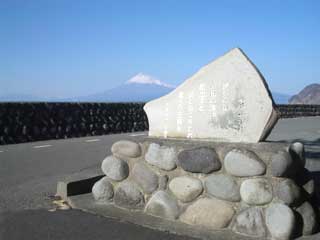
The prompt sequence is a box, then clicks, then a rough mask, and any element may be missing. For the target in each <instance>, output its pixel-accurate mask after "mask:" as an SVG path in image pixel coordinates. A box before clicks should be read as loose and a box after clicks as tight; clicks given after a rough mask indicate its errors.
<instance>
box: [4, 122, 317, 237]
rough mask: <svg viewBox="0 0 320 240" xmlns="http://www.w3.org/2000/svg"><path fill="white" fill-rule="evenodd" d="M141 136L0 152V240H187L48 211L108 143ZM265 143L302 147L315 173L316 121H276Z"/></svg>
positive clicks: (104, 152) (74, 213)
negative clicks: (64, 185)
mask: <svg viewBox="0 0 320 240" xmlns="http://www.w3.org/2000/svg"><path fill="white" fill-rule="evenodd" d="M144 134H146V133H132V134H117V135H106V136H96V137H88V138H77V139H67V140H52V141H44V142H34V143H25V144H16V145H7V146H0V239H19V240H20V239H80V240H81V239H102V238H104V239H189V238H181V237H179V236H175V235H172V234H168V233H162V232H158V231H154V230H149V229H146V228H143V227H140V226H136V225H134V224H129V223H121V222H118V221H114V220H110V219H105V218H101V217H98V216H94V215H91V214H87V213H82V212H79V211H76V210H71V211H56V212H49V211H48V210H49V209H52V208H53V207H54V205H53V204H52V198H51V197H50V196H52V195H54V194H55V191H56V184H57V181H59V180H60V179H62V178H64V177H66V176H69V175H70V174H74V173H79V172H89V173H90V171H91V170H92V171H94V170H95V169H97V168H99V166H100V164H101V161H102V159H103V158H104V157H105V156H106V155H108V154H110V147H111V145H112V143H114V142H115V141H117V140H120V139H133V140H137V141H139V138H142V137H144ZM268 140H269V141H294V140H299V141H302V142H304V143H305V144H306V151H307V153H306V155H307V158H308V159H307V160H308V161H307V168H309V169H310V170H313V171H315V174H317V172H319V171H320V117H310V118H299V119H282V120H280V121H279V122H278V124H277V125H276V127H275V128H274V130H273V132H272V133H271V135H270V136H269V138H268ZM1 234H2V235H1ZM1 237H2V238H1ZM317 237H319V238H320V236H319V235H318V236H317ZM315 239H316V238H315Z"/></svg>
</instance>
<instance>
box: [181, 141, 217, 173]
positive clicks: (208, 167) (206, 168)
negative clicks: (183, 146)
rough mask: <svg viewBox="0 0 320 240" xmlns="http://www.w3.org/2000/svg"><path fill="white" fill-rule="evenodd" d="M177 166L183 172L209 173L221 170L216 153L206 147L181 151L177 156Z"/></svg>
mask: <svg viewBox="0 0 320 240" xmlns="http://www.w3.org/2000/svg"><path fill="white" fill-rule="evenodd" d="M177 164H178V165H179V166H180V167H181V168H182V169H183V170H185V171H188V172H193V173H210V172H212V171H217V170H219V169H220V168H221V162H220V160H219V157H218V155H217V153H216V152H215V151H214V150H213V149H211V148H206V147H200V148H194V149H187V150H183V151H181V152H180V153H179V154H178V162H177Z"/></svg>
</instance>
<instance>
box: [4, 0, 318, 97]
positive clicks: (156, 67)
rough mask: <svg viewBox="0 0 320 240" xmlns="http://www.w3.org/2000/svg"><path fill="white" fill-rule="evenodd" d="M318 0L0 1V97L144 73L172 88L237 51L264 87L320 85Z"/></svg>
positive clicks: (103, 84) (88, 86)
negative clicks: (244, 55)
mask: <svg viewBox="0 0 320 240" xmlns="http://www.w3.org/2000/svg"><path fill="white" fill-rule="evenodd" d="M319 13H320V1H317V0H314V1H311V0H303V1H302V0H296V1H294V0H282V1H278V0H276V1H272V0H268V1H253V0H252V1H245V0H238V1H200V0H198V1H188V0H184V1H166V0H162V1H134V0H132V1H121V0H119V1H107V0H105V1H94V0H90V1H88V0H86V1H84V0H70V1H66V0H38V1H37V0H28V1H25V0H20V1H17V0H1V1H0V86H1V87H0V95H4V94H20V93H24V94H32V95H37V96H43V97H73V96H79V95H89V94H92V93H96V92H101V91H104V90H106V89H110V88H113V87H115V86H118V85H120V84H122V83H123V82H125V81H127V80H128V79H129V78H131V77H132V76H133V75H135V74H137V73H139V72H144V73H147V74H150V75H153V76H155V77H157V78H158V79H161V80H162V81H165V82H167V83H169V84H173V85H178V84H179V83H181V82H183V80H184V79H186V78H187V77H189V76H190V75H192V74H193V73H194V72H195V71H197V70H198V69H199V68H200V67H201V66H203V65H204V64H206V63H208V62H209V61H211V60H213V59H214V58H216V57H218V56H220V55H221V54H223V53H225V52H226V51H228V50H229V49H231V48H234V47H240V48H242V49H243V50H244V51H245V52H246V53H247V55H248V56H249V57H250V58H251V60H252V61H253V62H254V63H255V64H256V65H257V66H258V68H259V69H260V70H261V72H262V73H263V75H264V76H265V78H266V80H267V82H268V83H269V86H270V88H271V90H273V91H277V92H282V93H288V94H293V93H296V92H298V91H300V90H301V89H302V88H303V87H304V86H305V85H307V84H310V83H314V82H318V83H319V82H320V14H319Z"/></svg>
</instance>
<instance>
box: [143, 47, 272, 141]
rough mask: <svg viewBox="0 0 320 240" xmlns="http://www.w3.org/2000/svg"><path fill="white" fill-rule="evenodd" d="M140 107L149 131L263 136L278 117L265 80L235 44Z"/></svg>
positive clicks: (159, 134)
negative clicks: (182, 81)
mask: <svg viewBox="0 0 320 240" xmlns="http://www.w3.org/2000/svg"><path fill="white" fill-rule="evenodd" d="M144 110H145V111H146V113H147V115H148V120H149V136H155V137H164V138H167V137H168V138H189V139H215V140H219V141H230V142H258V141H260V140H263V139H264V138H265V137H266V136H267V134H268V132H270V130H271V129H272V127H273V125H274V124H275V123H276V121H277V118H278V117H277V114H276V111H275V110H274V103H273V100H272V97H271V95H270V93H269V90H268V86H267V84H266V82H265V80H264V79H263V77H262V75H261V74H260V73H259V71H258V70H257V69H256V67H255V66H254V65H253V64H252V63H251V61H250V60H249V59H248V58H247V57H246V55H245V54H244V53H243V52H242V51H241V50H240V49H238V48H235V49H233V50H231V51H230V52H228V53H227V54H225V55H224V56H222V57H220V58H218V59H217V60H215V61H213V62H211V63H209V64H208V65H206V66H204V67H203V68H201V69H200V70H199V71H198V72H197V73H195V74H194V75H193V76H192V77H190V78H189V79H187V80H186V81H185V82H184V83H182V84H181V85H180V86H178V87H177V88H176V89H175V90H174V91H172V92H171V93H169V94H168V95H166V96H163V97H161V98H159V99H156V100H153V101H151V102H148V103H147V104H146V105H145V107H144Z"/></svg>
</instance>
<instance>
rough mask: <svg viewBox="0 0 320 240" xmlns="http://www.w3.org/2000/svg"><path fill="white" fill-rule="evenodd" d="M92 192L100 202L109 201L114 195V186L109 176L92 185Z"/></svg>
mask: <svg viewBox="0 0 320 240" xmlns="http://www.w3.org/2000/svg"><path fill="white" fill-rule="evenodd" d="M92 194H93V197H94V199H95V200H97V201H99V202H109V201H110V200H111V199H112V197H113V186H112V184H111V183H110V181H109V179H108V178H107V177H104V178H102V179H100V180H99V181H97V182H96V183H95V184H94V185H93V187H92Z"/></svg>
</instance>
